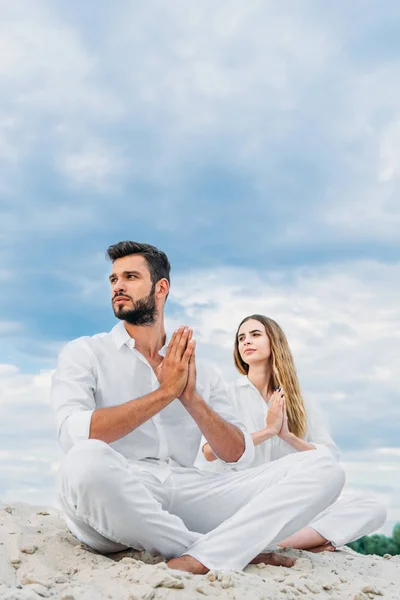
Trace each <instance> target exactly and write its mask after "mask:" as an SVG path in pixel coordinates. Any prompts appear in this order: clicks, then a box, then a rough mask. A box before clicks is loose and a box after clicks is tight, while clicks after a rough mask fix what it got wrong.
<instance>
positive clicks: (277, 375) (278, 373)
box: [233, 315, 307, 437]
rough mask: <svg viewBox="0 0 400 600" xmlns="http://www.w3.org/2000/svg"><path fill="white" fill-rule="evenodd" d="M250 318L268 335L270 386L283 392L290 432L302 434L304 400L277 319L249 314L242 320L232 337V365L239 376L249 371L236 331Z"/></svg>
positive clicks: (286, 343)
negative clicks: (241, 352)
mask: <svg viewBox="0 0 400 600" xmlns="http://www.w3.org/2000/svg"><path fill="white" fill-rule="evenodd" d="M250 319H255V320H256V321H259V323H261V324H262V325H264V327H265V331H266V333H267V335H268V337H269V341H270V346H271V357H270V361H271V367H272V368H271V377H272V380H271V386H272V387H273V389H275V388H277V387H278V386H279V385H280V386H282V387H283V389H284V391H285V399H286V410H287V417H288V427H289V431H291V432H292V433H294V435H296V436H297V437H304V435H305V434H306V429H307V416H306V409H305V406H304V400H303V396H302V394H301V390H300V384H299V380H298V377H297V372H296V367H295V364H294V360H293V356H292V353H291V351H290V348H289V344H288V341H287V339H286V335H285V333H284V331H283V329H282V328H281V327H280V326H279V325H278V323H277V322H276V321H274V320H273V319H270V318H269V317H264V316H263V315H250V316H249V317H246V318H245V319H243V321H242V322H241V323H240V325H239V327H238V329H237V332H236V336H235V346H234V350H233V359H234V362H235V367H236V368H237V370H238V371H239V373H241V374H242V375H247V374H248V372H249V365H248V364H247V363H245V362H244V361H243V360H242V357H241V356H240V353H239V342H238V334H239V329H240V328H241V326H242V325H243V323H245V322H246V321H249V320H250Z"/></svg>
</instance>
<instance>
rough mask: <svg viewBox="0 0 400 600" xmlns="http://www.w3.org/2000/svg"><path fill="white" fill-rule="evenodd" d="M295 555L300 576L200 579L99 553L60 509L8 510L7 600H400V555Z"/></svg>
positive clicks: (0, 539) (0, 553)
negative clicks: (68, 523) (84, 541)
mask: <svg viewBox="0 0 400 600" xmlns="http://www.w3.org/2000/svg"><path fill="white" fill-rule="evenodd" d="M291 554H292V555H296V556H298V557H299V558H298V561H297V563H296V565H295V567H293V568H292V569H287V568H282V567H270V566H264V565H257V566H251V567H248V568H247V569H246V570H245V571H244V572H237V571H234V572H233V571H232V572H217V573H215V572H210V573H208V575H205V576H193V575H190V574H186V573H181V572H179V571H172V570H170V569H168V568H167V566H166V564H165V562H163V560H162V557H151V556H149V555H147V554H146V553H139V552H136V551H127V552H123V553H119V554H114V555H109V556H101V555H99V554H97V553H94V552H92V551H91V550H90V549H88V548H87V547H86V546H84V545H83V544H80V543H79V542H78V540H76V539H75V538H74V537H73V536H72V535H71V534H70V533H69V532H68V530H67V529H66V526H65V523H64V520H63V517H62V514H61V513H60V512H59V511H58V510H57V509H55V508H42V507H35V506H29V505H26V504H13V505H9V506H7V505H2V506H1V507H0V582H1V583H0V598H1V599H7V600H17V599H18V600H39V599H40V598H41V597H43V598H59V599H60V600H103V599H107V600H110V599H111V600H153V599H164V598H165V599H171V600H175V599H178V598H179V599H181V600H194V599H203V600H204V598H206V597H208V598H218V599H221V600H222V599H225V598H227V599H228V598H229V599H231V600H233V599H236V600H262V599H263V600H269V599H270V600H272V599H273V600H277V599H281V600H301V598H315V599H316V600H318V599H321V600H323V599H329V600H339V599H340V600H344V599H347V598H349V599H355V600H368V599H378V598H379V597H380V596H383V599H387V600H389V599H392V600H395V599H396V600H399V599H400V556H398V557H397V556H396V557H392V558H390V559H383V558H380V557H377V556H366V557H364V556H360V555H358V554H356V553H354V552H353V551H351V550H350V549H347V548H346V549H342V550H339V551H338V552H336V553H333V554H330V553H323V554H317V555H314V554H310V553H308V552H299V551H297V552H295V551H292V552H291Z"/></svg>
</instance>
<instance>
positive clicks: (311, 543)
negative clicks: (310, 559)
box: [279, 492, 386, 551]
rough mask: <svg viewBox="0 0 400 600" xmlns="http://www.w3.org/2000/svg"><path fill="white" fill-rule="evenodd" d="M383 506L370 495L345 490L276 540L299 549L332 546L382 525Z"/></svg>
mask: <svg viewBox="0 0 400 600" xmlns="http://www.w3.org/2000/svg"><path fill="white" fill-rule="evenodd" d="M385 521H386V508H385V506H384V505H383V504H382V503H381V502H379V500H377V499H376V498H374V497H373V496H368V495H366V494H354V493H351V492H345V493H344V494H343V495H342V496H341V497H340V498H339V499H338V500H337V501H336V502H334V503H333V504H332V505H331V506H329V507H328V508H327V509H325V510H324V511H323V512H322V513H321V514H319V515H317V516H316V517H315V519H313V521H311V523H310V524H309V526H308V527H305V528H303V529H301V530H300V531H298V532H296V533H295V534H293V535H291V536H290V537H288V538H287V539H285V540H283V541H282V542H280V544H279V545H280V546H291V547H292V548H301V549H303V550H318V551H320V550H323V549H327V550H330V549H332V550H334V549H335V548H336V547H338V546H344V545H345V544H348V543H349V542H353V541H354V540H358V539H359V538H360V537H362V536H363V535H368V534H370V533H372V532H373V531H376V530H377V529H379V527H382V525H383V524H384V523H385Z"/></svg>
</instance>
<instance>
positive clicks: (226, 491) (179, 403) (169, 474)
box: [52, 241, 344, 574]
mask: <svg viewBox="0 0 400 600" xmlns="http://www.w3.org/2000/svg"><path fill="white" fill-rule="evenodd" d="M107 253H108V257H109V259H110V260H111V263H112V269H111V273H110V277H109V279H110V287H111V300H112V307H113V310H114V314H115V316H116V317H117V319H119V320H120V322H119V323H118V324H117V325H116V326H115V327H114V328H113V329H112V330H111V332H109V333H100V334H97V335H94V336H92V337H81V338H78V339H77V340H74V341H72V342H69V343H68V344H67V345H66V346H65V347H64V349H63V350H62V351H61V353H60V356H59V360H58V365H57V369H56V371H55V374H54V377H53V382H52V404H53V407H54V410H55V414H56V421H57V429H58V439H59V443H60V446H61V448H62V450H63V451H64V452H65V453H66V456H65V458H64V460H63V462H62V464H61V468H60V473H59V502H60V504H61V506H62V508H63V510H64V512H65V514H66V518H67V524H68V527H69V529H70V531H71V532H72V534H73V535H75V536H76V538H78V539H79V540H80V541H81V542H83V543H85V544H87V545H88V546H90V547H91V548H93V549H95V550H97V551H98V552H101V553H111V552H118V551H121V550H124V549H126V548H130V547H132V548H136V549H145V550H147V551H148V552H150V553H157V554H162V555H164V556H165V557H166V559H167V560H168V566H169V567H171V568H176V569H180V570H184V571H190V572H192V573H199V574H204V573H207V571H208V570H209V569H236V570H238V569H239V570H240V569H243V568H244V567H245V566H246V565H247V564H248V563H250V562H261V561H262V562H265V563H270V564H278V565H279V564H284V565H287V566H290V565H291V564H293V560H292V559H290V558H286V557H283V556H281V555H276V554H274V553H273V552H272V549H273V548H274V547H275V545H276V544H277V543H278V542H279V541H280V540H283V539H284V538H286V537H288V536H289V535H290V534H292V533H294V532H295V531H298V530H299V529H301V527H303V526H305V525H307V524H308V523H310V522H311V520H312V519H313V518H314V517H315V516H316V515H317V514H319V513H320V512H321V511H322V510H324V509H325V508H326V507H327V506H329V505H330V504H331V503H332V502H333V501H334V500H335V499H336V498H337V497H338V496H339V494H340V491H341V489H342V487H343V484H344V475H343V471H342V469H341V467H340V466H339V465H338V463H337V462H336V461H335V460H334V459H333V458H332V457H331V456H329V455H328V454H323V453H320V452H319V451H318V450H314V451H312V452H311V451H310V452H301V453H298V454H293V455H290V456H287V457H285V458H283V459H281V460H279V461H276V462H273V463H269V464H267V465H262V466H261V467H256V468H253V469H245V467H247V466H248V465H249V463H250V462H251V461H252V458H253V453H254V446H253V442H252V439H251V436H250V435H249V433H248V432H247V431H246V429H245V428H244V426H243V425H242V424H241V423H240V422H239V421H238V420H237V418H236V416H235V413H234V411H233V409H232V407H231V404H230V402H229V399H228V398H227V392H226V387H225V384H224V382H223V381H222V379H221V377H220V376H219V374H218V373H217V372H216V371H215V370H214V369H213V368H212V367H211V366H207V365H196V358H195V341H194V339H193V332H192V330H191V329H190V328H189V327H188V326H182V327H180V328H179V329H177V330H176V331H175V332H174V333H173V334H172V336H171V338H170V339H169V340H168V343H167V338H166V333H165V328H164V305H165V302H166V299H167V296H168V293H169V288H170V264H169V261H168V258H167V256H166V255H165V254H164V252H162V251H160V250H158V249H157V248H155V247H154V246H151V245H149V244H142V243H137V242H131V241H127V242H119V243H118V244H115V245H113V246H110V248H108V251H107ZM202 438H203V439H204V440H206V441H207V442H208V443H209V444H210V446H211V448H212V450H213V452H214V453H215V455H216V456H217V457H218V458H220V459H221V460H222V461H224V462H225V464H226V471H225V472H224V473H218V474H214V473H205V472H202V471H199V470H198V469H196V468H194V466H193V464H194V461H195V459H196V456H197V453H198V450H199V447H200V444H201V440H202Z"/></svg>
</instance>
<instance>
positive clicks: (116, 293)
mask: <svg viewBox="0 0 400 600" xmlns="http://www.w3.org/2000/svg"><path fill="white" fill-rule="evenodd" d="M109 279H110V284H111V301H112V307H113V311H114V314H115V316H116V317H117V318H118V319H121V320H124V321H127V322H128V323H131V324H132V325H151V324H152V323H154V321H155V320H156V316H157V307H156V301H155V293H154V286H153V285H152V282H151V277H150V271H149V267H148V265H147V262H146V260H145V259H144V258H143V256H140V255H139V254H133V255H130V256H124V257H123V258H118V259H117V260H116V261H115V262H114V263H113V265H112V271H111V274H110V277H109Z"/></svg>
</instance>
